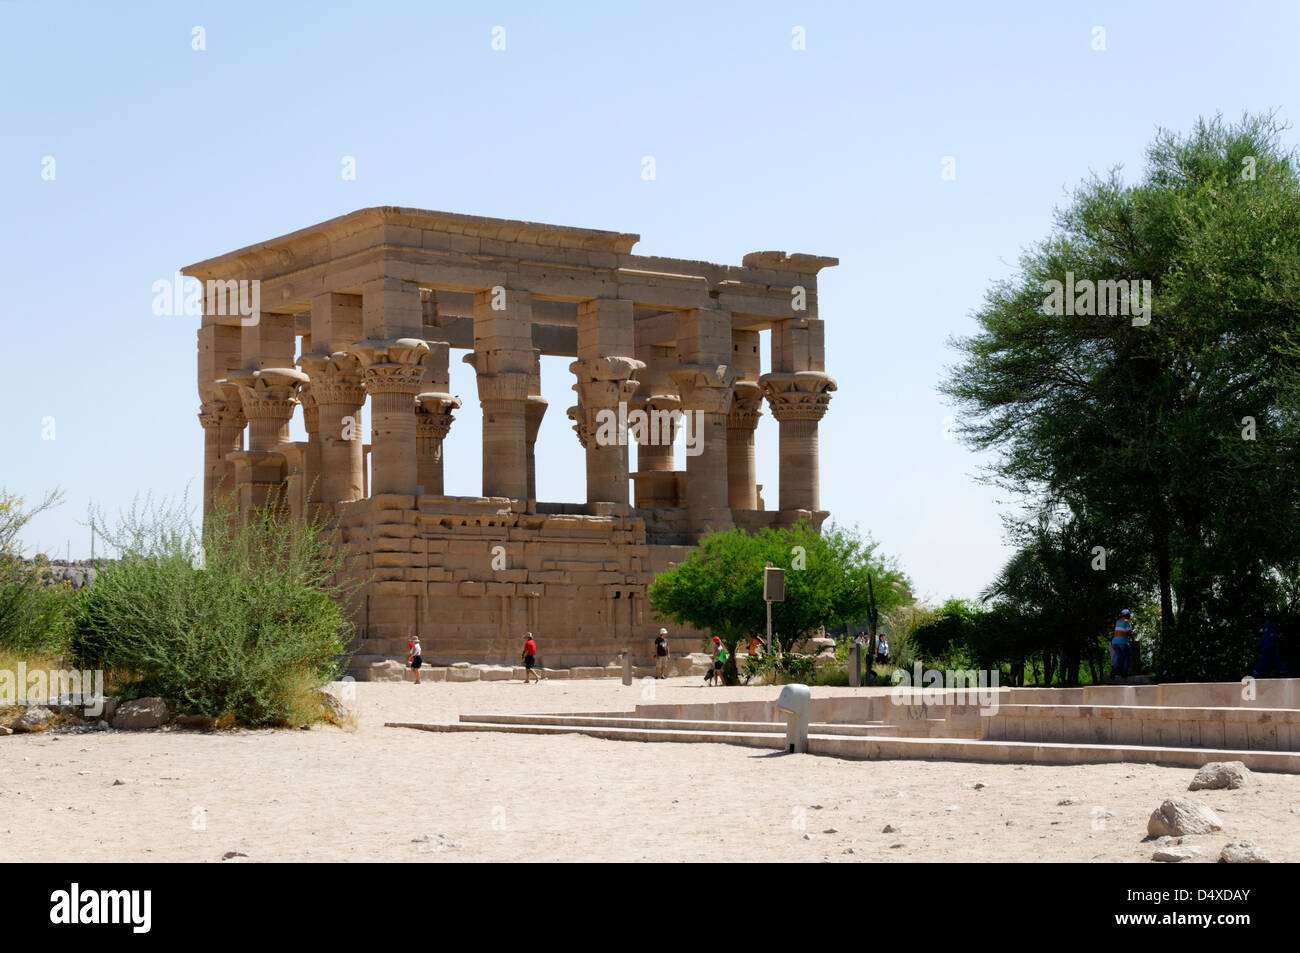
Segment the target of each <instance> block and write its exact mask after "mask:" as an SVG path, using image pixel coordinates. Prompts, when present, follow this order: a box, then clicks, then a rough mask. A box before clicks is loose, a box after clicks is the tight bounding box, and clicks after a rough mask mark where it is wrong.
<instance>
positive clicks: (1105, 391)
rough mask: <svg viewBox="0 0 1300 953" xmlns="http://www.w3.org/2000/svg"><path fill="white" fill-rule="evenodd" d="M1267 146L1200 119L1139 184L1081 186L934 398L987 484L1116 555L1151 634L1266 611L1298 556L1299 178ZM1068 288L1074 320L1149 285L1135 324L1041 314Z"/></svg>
mask: <svg viewBox="0 0 1300 953" xmlns="http://www.w3.org/2000/svg"><path fill="white" fill-rule="evenodd" d="M1281 131H1282V130H1281V127H1280V126H1279V125H1278V124H1277V123H1276V121H1275V120H1274V118H1273V117H1272V116H1271V115H1270V116H1264V117H1250V116H1247V117H1245V118H1243V119H1242V120H1241V122H1239V123H1237V124H1225V123H1224V122H1223V121H1222V120H1221V119H1219V118H1216V119H1213V120H1209V121H1201V122H1198V123H1197V125H1196V127H1195V128H1194V130H1193V131H1192V132H1191V134H1190V135H1188V136H1185V137H1179V136H1176V135H1174V134H1172V133H1169V132H1161V133H1160V134H1159V136H1158V137H1157V138H1156V140H1155V142H1154V143H1153V144H1152V146H1151V147H1150V149H1149V150H1148V168H1147V170H1146V173H1145V175H1144V176H1143V178H1142V179H1141V180H1140V181H1139V182H1137V183H1136V184H1133V185H1125V184H1124V183H1123V181H1122V180H1121V178H1120V175H1119V171H1118V170H1115V171H1112V172H1111V173H1110V174H1109V175H1108V176H1105V177H1094V178H1093V179H1092V180H1090V181H1088V182H1085V183H1084V184H1083V185H1082V186H1080V188H1079V189H1078V190H1077V191H1076V192H1075V193H1074V196H1073V200H1072V202H1071V204H1070V205H1069V207H1068V208H1065V209H1064V210H1061V211H1059V212H1058V214H1057V221H1056V230H1055V233H1054V234H1053V235H1052V236H1051V237H1050V238H1048V239H1047V240H1046V241H1043V242H1041V243H1039V244H1038V245H1036V246H1034V247H1032V248H1031V250H1029V251H1028V252H1027V253H1026V254H1025V255H1024V256H1023V257H1022V259H1021V263H1020V274H1019V275H1018V276H1017V277H1015V278H1014V279H1012V280H1008V281H1005V282H1002V283H999V284H997V285H995V286H994V287H993V288H992V289H991V290H990V291H989V293H988V295H987V299H986V302H985V304H984V306H983V308H982V309H980V311H979V312H978V313H977V314H976V319H977V321H978V322H979V325H980V332H979V333H977V334H976V335H974V336H972V337H969V338H966V339H963V340H960V341H957V342H955V344H956V347H957V348H958V350H959V351H960V352H961V354H962V357H963V359H962V361H961V363H960V364H959V365H958V366H957V367H955V368H954V369H952V370H951V372H950V375H949V377H948V378H947V380H946V381H945V383H944V385H943V390H944V392H945V393H947V394H948V395H949V396H950V397H951V398H952V399H953V400H954V401H955V403H956V404H957V406H958V408H959V409H960V411H961V412H962V417H961V422H960V433H961V434H962V436H963V438H964V439H965V440H967V441H968V442H969V443H970V444H971V445H973V446H974V447H975V448H978V449H982V450H994V451H997V452H998V454H999V456H998V458H997V461H996V463H995V464H994V466H993V467H992V469H991V472H990V474H989V477H990V479H992V480H993V481H994V482H997V483H999V484H1000V485H1002V486H1005V487H1009V488H1011V489H1012V490H1014V491H1016V492H1018V493H1021V494H1023V495H1024V496H1025V497H1026V498H1027V499H1028V500H1029V501H1030V504H1031V509H1033V510H1037V511H1038V512H1043V511H1050V510H1051V509H1053V508H1055V507H1059V506H1064V507H1066V508H1068V509H1069V510H1070V511H1072V512H1074V513H1076V514H1084V513H1086V514H1087V518H1088V526H1089V528H1090V529H1092V530H1093V531H1094V533H1095V535H1093V536H1092V537H1091V538H1090V539H1088V540H1081V541H1080V542H1081V543H1085V544H1087V545H1088V546H1089V547H1091V546H1097V545H1099V546H1103V547H1106V548H1107V549H1108V550H1109V549H1111V548H1115V547H1122V548H1127V549H1128V550H1129V551H1130V556H1131V558H1130V559H1129V571H1130V573H1131V574H1132V575H1131V581H1133V582H1135V583H1141V582H1142V581H1143V580H1144V579H1145V578H1149V579H1150V582H1151V585H1152V586H1153V587H1154V591H1155V592H1156V593H1157V595H1158V598H1159V604H1160V613H1161V622H1162V625H1161V629H1162V631H1163V632H1170V631H1172V630H1173V626H1174V624H1175V621H1176V614H1177V617H1178V619H1181V618H1183V617H1186V618H1188V619H1190V618H1194V617H1197V616H1198V615H1199V614H1202V613H1204V612H1206V611H1208V612H1211V613H1213V614H1215V615H1216V616H1218V617H1219V618H1226V616H1225V615H1224V613H1225V612H1230V611H1233V609H1234V607H1235V611H1236V612H1237V613H1240V612H1242V611H1244V610H1245V608H1246V606H1247V605H1250V604H1253V603H1259V602H1261V601H1263V600H1266V599H1267V598H1268V594H1269V592H1270V588H1271V582H1270V580H1271V578H1272V577H1273V576H1274V575H1275V574H1276V572H1277V567H1280V566H1283V565H1288V564H1294V562H1295V559H1296V557H1297V548H1298V546H1300V533H1298V532H1297V530H1298V529H1300V445H1298V443H1297V439H1296V434H1297V429H1296V426H1295V423H1296V420H1297V407H1300V401H1298V400H1296V398H1295V395H1296V394H1297V393H1300V389H1297V388H1296V386H1295V382H1296V379H1297V373H1296V371H1297V367H1300V360H1298V358H1297V353H1296V351H1295V350H1294V342H1296V341H1300V334H1298V333H1297V332H1300V180H1298V179H1297V171H1296V169H1297V164H1296V157H1295V154H1294V152H1292V151H1288V150H1287V149H1285V148H1284V147H1283V145H1282V143H1281V139H1280V132H1281ZM1068 278H1072V279H1073V282H1074V285H1075V287H1076V289H1078V288H1084V289H1085V290H1084V291H1081V292H1080V297H1078V298H1076V299H1075V300H1074V302H1073V303H1074V304H1075V305H1076V307H1075V309H1074V310H1075V311H1076V312H1078V311H1080V310H1087V306H1088V300H1087V297H1086V288H1087V286H1084V285H1082V284H1081V283H1082V282H1084V281H1088V282H1092V283H1094V284H1093V286H1092V287H1094V288H1100V286H1099V285H1098V284H1097V283H1099V282H1114V281H1120V280H1122V281H1129V282H1138V284H1137V287H1138V288H1139V289H1141V288H1142V287H1143V286H1142V285H1141V282H1143V281H1149V282H1150V283H1151V284H1150V288H1151V295H1150V297H1149V298H1148V299H1147V301H1148V302H1149V303H1150V304H1151V307H1150V313H1149V317H1150V320H1149V323H1143V319H1142V316H1141V315H1132V314H1129V315H1124V314H1122V313H1121V314H1119V315H1115V314H1106V313H1099V314H1095V315H1089V314H1080V313H1075V314H1074V315H1062V314H1056V313H1049V312H1050V311H1051V310H1052V308H1051V307H1049V306H1050V305H1052V304H1053V302H1052V301H1051V300H1050V299H1051V295H1052V292H1053V291H1054V287H1053V286H1052V285H1051V284H1050V282H1052V281H1057V282H1065V281H1066V280H1067V279H1068ZM1110 303H1112V304H1113V305H1117V304H1120V303H1122V302H1120V301H1119V299H1118V298H1116V299H1114V300H1113V301H1111V302H1110ZM1096 304H1097V303H1096V298H1094V300H1093V303H1092V307H1093V309H1094V310H1098V309H1097V307H1096ZM1079 305H1083V306H1084V307H1082V308H1080V307H1078V306H1079ZM1111 310H1115V308H1112V309H1111ZM1130 310H1131V308H1130ZM1134 318H1136V321H1135V320H1134ZM1031 522H1032V520H1031ZM1080 555H1084V554H1082V553H1081V554H1080Z"/></svg>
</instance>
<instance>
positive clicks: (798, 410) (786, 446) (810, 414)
mask: <svg viewBox="0 0 1300 953" xmlns="http://www.w3.org/2000/svg"><path fill="white" fill-rule="evenodd" d="M759 383H760V384H761V385H762V387H763V394H764V396H765V397H767V402H768V406H769V407H770V408H771V410H772V416H773V417H775V418H776V420H777V423H778V425H779V426H780V434H781V436H780V440H781V447H780V456H781V468H780V474H781V486H780V509H781V510H782V511H783V512H792V511H795V510H807V511H809V512H810V513H816V512H818V511H820V509H821V496H820V487H819V484H820V463H819V460H818V454H819V450H818V443H817V424H818V422H819V421H820V420H821V419H822V417H824V416H826V408H827V405H829V404H830V399H831V392H832V391H833V390H835V386H836V385H835V378H833V377H831V376H830V375H829V374H824V373H822V372H820V371H797V372H794V373H788V374H764V375H763V376H762V377H761V378H759Z"/></svg>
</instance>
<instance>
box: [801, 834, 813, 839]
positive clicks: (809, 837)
mask: <svg viewBox="0 0 1300 953" xmlns="http://www.w3.org/2000/svg"><path fill="white" fill-rule="evenodd" d="M803 839H804V840H812V835H811V834H804V835H803Z"/></svg>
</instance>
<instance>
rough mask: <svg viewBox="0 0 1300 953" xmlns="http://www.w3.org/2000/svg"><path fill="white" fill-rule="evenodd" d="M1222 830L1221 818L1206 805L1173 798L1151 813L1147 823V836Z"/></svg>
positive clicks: (1176, 835) (1183, 798) (1175, 835)
mask: <svg viewBox="0 0 1300 953" xmlns="http://www.w3.org/2000/svg"><path fill="white" fill-rule="evenodd" d="M1222 828H1223V822H1222V821H1220V820H1219V816H1218V815H1217V814H1215V813H1214V812H1213V811H1212V810H1210V809H1209V808H1208V807H1206V806H1205V805H1204V804H1201V803H1200V802H1199V801H1193V800H1191V799H1190V798H1185V797H1171V798H1169V800H1167V801H1165V802H1164V803H1163V804H1161V805H1160V806H1159V807H1158V808H1156V809H1155V810H1154V811H1152V812H1151V817H1150V819H1149V820H1148V821H1147V836H1149V837H1160V836H1162V835H1164V834H1168V835H1170V836H1172V837H1178V836H1181V835H1183V834H1208V833H1209V832H1210V831H1217V830H1221V829H1222Z"/></svg>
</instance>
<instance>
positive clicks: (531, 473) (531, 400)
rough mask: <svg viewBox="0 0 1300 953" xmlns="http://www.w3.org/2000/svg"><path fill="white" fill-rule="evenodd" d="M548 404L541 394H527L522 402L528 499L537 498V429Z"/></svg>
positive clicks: (540, 425)
mask: <svg viewBox="0 0 1300 953" xmlns="http://www.w3.org/2000/svg"><path fill="white" fill-rule="evenodd" d="M547 406H549V405H548V404H547V402H546V398H545V397H543V396H542V395H541V394H529V395H528V402H527V403H526V404H524V441H525V444H526V451H525V452H526V454H527V462H528V499H530V500H535V499H537V431H538V430H540V429H541V427H542V418H543V417H545V416H546V408H547Z"/></svg>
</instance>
